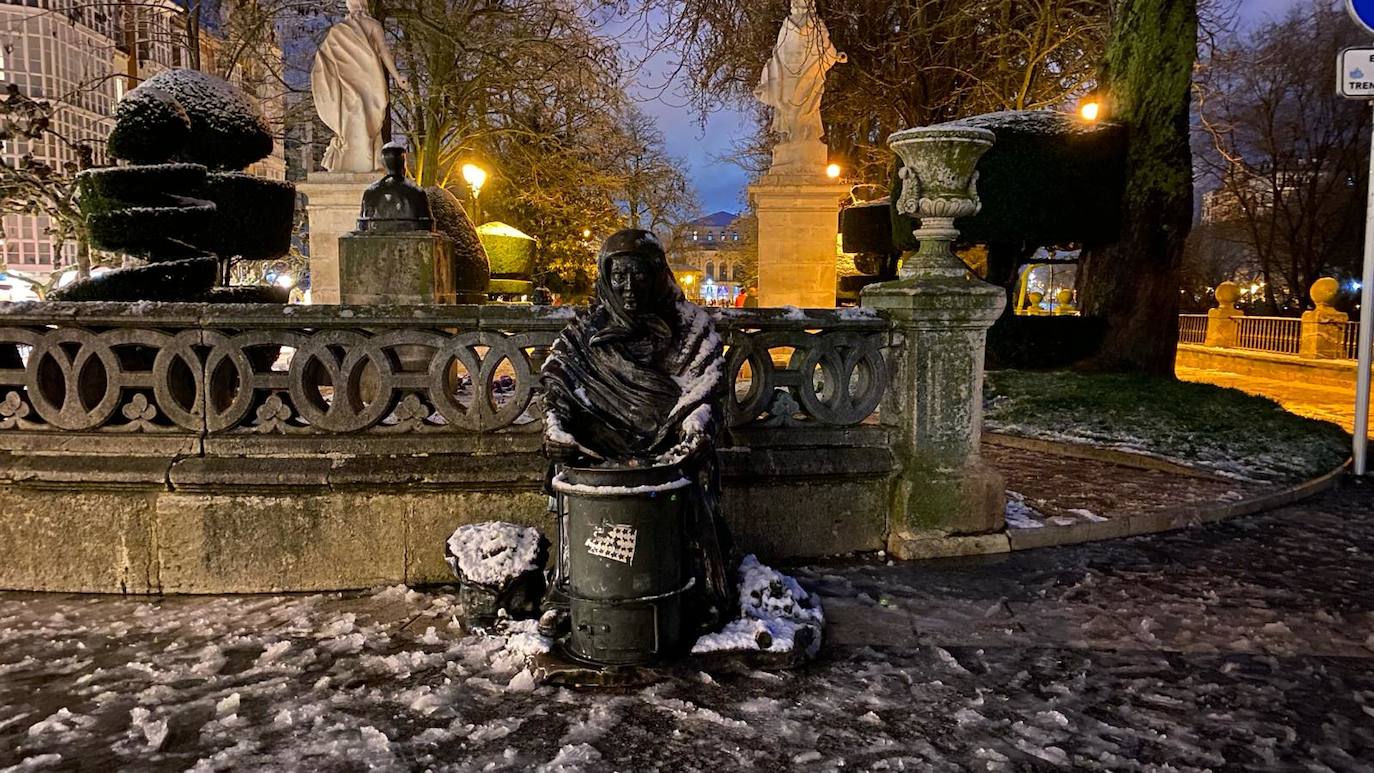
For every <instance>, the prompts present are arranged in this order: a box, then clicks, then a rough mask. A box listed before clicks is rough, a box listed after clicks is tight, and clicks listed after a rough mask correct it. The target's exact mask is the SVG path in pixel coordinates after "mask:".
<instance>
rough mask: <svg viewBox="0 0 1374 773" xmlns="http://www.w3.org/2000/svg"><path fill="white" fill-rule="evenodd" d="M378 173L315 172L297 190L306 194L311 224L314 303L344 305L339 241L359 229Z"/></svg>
mask: <svg viewBox="0 0 1374 773" xmlns="http://www.w3.org/2000/svg"><path fill="white" fill-rule="evenodd" d="M377 178H378V174H377V173H376V172H359V173H348V172H311V173H310V175H309V176H307V177H306V178H305V182H303V183H298V184H297V185H296V190H298V191H300V192H301V193H303V194H305V212H306V217H307V218H309V222H310V299H311V301H312V302H313V303H340V298H339V237H341V236H343V235H345V234H348V233H351V232H352V231H353V230H354V229H355V228H357V227H358V210H359V208H360V206H361V203H362V199H363V191H364V190H365V189H366V188H367V186H369V185H371V184H372V183H374V182H377Z"/></svg>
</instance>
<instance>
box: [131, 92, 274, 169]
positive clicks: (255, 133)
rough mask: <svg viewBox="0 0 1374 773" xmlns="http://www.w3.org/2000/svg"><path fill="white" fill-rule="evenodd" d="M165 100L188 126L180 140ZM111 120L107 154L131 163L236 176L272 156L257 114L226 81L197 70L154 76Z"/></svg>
mask: <svg viewBox="0 0 1374 773" xmlns="http://www.w3.org/2000/svg"><path fill="white" fill-rule="evenodd" d="M147 92H157V95H149V94H148V93H147ZM169 99H170V100H171V101H173V102H175V104H176V106H177V107H179V108H180V109H181V112H182V113H183V114H184V115H185V116H186V118H187V120H188V121H189V123H190V127H189V128H190V131H189V132H188V133H185V134H184V135H183V134H182V133H181V130H180V129H179V128H178V120H177V118H176V115H177V111H176V108H174V107H171V106H169V104H168V100H169ZM126 103H127V106H126ZM115 115H116V127H115V131H114V133H113V135H112V138H117V141H116V143H115V145H113V146H111V148H110V152H111V153H112V154H114V155H115V156H116V157H117V158H118V157H123V158H126V159H127V160H129V161H135V162H139V163H156V162H160V161H173V160H175V161H189V162H191V163H196V164H203V165H204V166H206V167H208V168H209V169H212V170H236V169H243V168H245V167H247V166H248V165H249V164H251V163H253V162H254V161H260V160H262V159H264V158H266V157H267V156H269V155H271V153H272V132H271V131H270V130H269V129H268V127H267V122H266V121H265V120H263V117H262V113H261V112H260V111H259V110H258V108H257V107H256V106H255V105H254V104H253V103H252V102H250V101H249V100H248V98H247V97H246V96H244V94H243V92H241V91H239V90H238V89H237V88H235V87H234V86H233V85H232V84H230V83H229V82H228V81H226V80H224V79H223V78H218V77H215V76H213V75H209V74H206V73H203V72H199V71H196V70H168V71H166V72H163V73H159V74H157V75H154V76H153V77H151V78H149V79H148V80H146V81H144V82H143V83H142V84H140V85H139V86H138V88H135V89H134V90H132V91H130V92H129V93H128V94H126V95H124V99H122V100H120V108H119V109H118V110H116V113H115ZM178 139H180V140H181V141H180V142H178V141H177V140H178ZM159 148H161V149H162V151H161V152H159ZM121 152H125V153H133V154H134V155H131V156H120V153H121Z"/></svg>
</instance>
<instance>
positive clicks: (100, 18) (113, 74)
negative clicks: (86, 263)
mask: <svg viewBox="0 0 1374 773" xmlns="http://www.w3.org/2000/svg"><path fill="white" fill-rule="evenodd" d="M126 22H127V23H126ZM184 30H185V11H184V9H183V8H182V7H181V6H179V5H177V4H176V3H174V2H172V1H171V0H161V2H160V3H159V2H149V0H139V2H138V3H137V4H134V3H121V2H119V1H118V0H110V2H98V3H92V2H90V0H0V88H3V87H4V85H5V84H10V83H12V84H14V85H16V86H18V87H19V91H20V93H22V94H24V95H26V96H28V97H30V98H32V99H39V100H47V101H49V102H51V103H52V105H53V107H54V110H53V119H52V125H53V128H54V129H56V131H57V133H58V134H60V135H62V136H63V137H65V138H67V139H68V140H70V141H71V142H73V143H88V144H90V145H91V146H92V148H94V149H95V153H96V155H95V158H96V163H105V162H106V161H107V159H106V157H105V155H104V150H105V148H104V146H105V137H106V136H108V135H109V133H110V130H111V129H113V128H114V106H115V103H116V102H118V101H119V99H120V98H121V97H122V96H123V95H124V93H125V92H127V91H128V90H129V89H131V88H133V87H134V86H135V85H137V82H138V81H141V80H143V79H145V78H148V77H150V76H152V75H155V74H157V73H159V72H162V71H163V70H166V69H170V68H176V67H186V66H189V65H190V63H191V61H192V59H191V57H190V56H189V55H188V54H189V49H188V44H187V42H186V37H185V32H184ZM218 48H219V40H218V39H216V38H215V37H214V36H213V35H212V34H210V33H209V32H204V33H203V34H202V35H201V41H200V44H199V49H200V63H201V69H203V70H206V71H208V72H214V71H215V67H214V64H215V60H214V57H215V54H216V53H217V51H218ZM131 57H133V59H134V61H135V65H134V66H133V67H131V66H130V58H131ZM133 73H136V76H135V75H133ZM234 80H235V82H236V83H237V85H239V86H240V87H241V88H244V89H245V91H247V92H248V94H249V97H250V98H255V99H257V100H259V101H260V103H261V104H263V108H264V112H265V113H266V114H267V117H268V119H269V121H272V120H273V119H274V118H280V116H281V114H282V111H283V109H284V102H282V100H280V99H265V97H266V95H264V94H262V93H260V91H261V84H260V83H259V82H257V80H258V79H255V78H254V77H253V73H244V71H243V69H242V68H240V69H239V71H237V72H236V73H235V78H234ZM278 103H282V104H278ZM25 154H31V155H32V156H33V157H34V158H35V159H36V160H39V161H43V162H45V163H47V164H50V165H52V166H54V167H57V168H61V166H62V165H63V164H65V163H67V162H75V161H76V160H77V158H76V152H75V151H74V150H72V149H71V148H70V147H69V146H68V145H67V144H66V143H63V142H61V141H59V140H58V139H57V138H55V137H52V136H45V137H44V138H43V139H42V140H38V141H33V142H29V141H27V140H10V141H6V142H3V143H0V156H3V158H4V160H5V163H7V164H17V163H18V161H19V158H20V157H21V156H23V155H25ZM250 171H252V172H253V173H255V174H261V175H264V176H267V177H273V178H275V179H284V178H285V176H286V168H285V160H284V156H283V153H282V147H281V143H280V141H278V143H277V147H276V149H275V151H274V153H273V155H272V156H271V157H270V158H268V159H265V160H264V161H262V162H260V163H259V164H256V165H254V167H253V168H252V169H251V170H250ZM47 220H48V219H47V218H46V217H43V216H28V215H5V216H4V243H3V252H0V260H2V262H3V264H5V265H7V266H8V267H9V268H10V269H11V270H17V271H20V272H23V273H24V274H25V275H28V276H31V277H34V278H37V279H40V280H42V279H43V278H46V277H47V276H48V275H49V274H50V273H51V272H53V271H54V270H57V269H59V268H61V267H62V266H64V265H68V264H70V263H71V262H72V261H73V260H74V259H75V253H76V247H75V245H73V244H67V245H65V246H64V248H63V249H61V250H60V251H59V250H56V249H54V245H53V244H52V242H51V240H50V238H49V236H48V234H47V229H48V222H47Z"/></svg>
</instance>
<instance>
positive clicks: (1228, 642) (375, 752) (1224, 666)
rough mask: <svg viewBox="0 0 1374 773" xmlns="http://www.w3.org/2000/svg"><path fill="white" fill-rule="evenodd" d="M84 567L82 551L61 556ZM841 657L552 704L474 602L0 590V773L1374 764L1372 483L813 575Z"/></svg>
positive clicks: (551, 695)
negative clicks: (474, 612)
mask: <svg viewBox="0 0 1374 773" xmlns="http://www.w3.org/2000/svg"><path fill="white" fill-rule="evenodd" d="M54 560H60V557H54ZM797 574H798V576H799V577H800V578H801V579H802V581H803V582H804V583H805V584H807V585H809V586H810V587H812V588H814V589H816V590H817V591H818V592H819V593H820V594H822V596H823V597H824V600H825V605H826V609H827V611H828V615H829V625H828V640H827V644H826V648H825V650H824V652H823V653H822V658H823V659H822V661H821V662H820V663H818V664H816V665H814V666H812V667H810V668H808V669H806V670H803V671H800V672H794V673H787V674H783V675H774V674H767V673H763V672H756V671H750V670H748V669H739V670H737V671H733V672H728V673H714V674H711V675H708V674H705V673H700V672H696V671H686V672H683V673H680V674H677V675H676V676H674V677H672V678H670V679H668V680H667V681H665V682H663V683H662V684H659V685H657V686H654V687H650V688H644V689H637V690H624V691H620V692H600V693H584V692H571V691H568V690H565V689H555V688H547V687H536V686H534V685H532V684H530V683H529V682H528V681H527V679H525V678H522V673H523V672H518V665H517V661H518V659H517V658H515V657H514V656H513V654H512V653H511V652H510V651H509V650H508V649H502V647H501V645H499V644H494V643H493V642H495V641H496V640H493V639H481V638H477V637H467V638H460V635H461V631H460V630H459V629H457V628H456V627H454V626H453V625H452V623H451V617H452V612H453V609H452V596H451V595H450V594H448V593H446V592H444V591H442V590H439V589H436V590H434V591H433V592H415V591H407V590H406V589H404V588H393V589H387V590H383V591H380V592H376V593H372V594H363V595H338V594H326V595H315V596H261V597H248V598H166V599H119V598H92V597H70V596H51V595H49V596H43V595H32V594H0V768H4V767H5V766H7V765H14V766H19V767H17V768H12V769H16V770H45V769H46V770H78V769H86V770H116V769H118V770H136V771H141V770H185V769H194V770H274V771H287V770H291V771H295V770H311V771H352V770H364V769H378V770H422V769H433V770H454V771H468V770H473V771H475V770H522V771H523V770H544V771H556V770H566V771H571V770H587V771H603V770H635V771H643V770H665V771H666V770H672V771H712V773H718V772H721V771H733V770H759V771H778V770H788V769H795V770H808V771H811V770H821V771H825V770H908V771H927V770H933V771H965V770H1000V771H1056V770H1112V771H1147V770H1148V771H1154V770H1170V771H1202V770H1211V771H1292V770H1304V771H1331V770H1334V771H1368V770H1374V488H1371V487H1370V486H1369V485H1359V484H1353V483H1352V484H1347V485H1346V486H1344V487H1343V488H1341V489H1338V490H1336V491H1334V492H1332V493H1329V494H1327V495H1324V496H1323V497H1321V498H1318V499H1315V500H1312V501H1311V502H1309V503H1306V504H1304V505H1301V506H1295V507H1291V508H1288V509H1285V510H1281V511H1277V512H1275V513H1272V514H1269V515H1265V516H1258V517H1253V518H1246V519H1240V520H1236V521H1232V522H1229V523H1225V524H1218V525H1215V526H1210V527H1206V528H1198V529H1191V530H1187V531H1183V532H1175V533H1171V534H1167V535H1158V536H1153V537H1141V538H1136V539H1133V540H1124V541H1118V542H1109V543H1098V544H1094V545H1085V546H1078V547H1070V548H1055V549H1047V550H1038V551H1029V552H1025V553H1017V554H1012V555H1009V556H1004V557H999V558H997V559H982V560H950V561H945V562H928V563H923V564H912V565H898V566H888V565H886V564H882V563H876V564H871V565H858V566H856V565H853V564H847V565H836V566H812V567H804V568H802V569H800V570H798V572H797Z"/></svg>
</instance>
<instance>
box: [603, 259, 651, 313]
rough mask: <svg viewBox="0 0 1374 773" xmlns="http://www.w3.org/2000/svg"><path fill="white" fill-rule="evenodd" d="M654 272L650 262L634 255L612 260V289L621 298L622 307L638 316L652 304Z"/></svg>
mask: <svg viewBox="0 0 1374 773" xmlns="http://www.w3.org/2000/svg"><path fill="white" fill-rule="evenodd" d="M653 282H654V272H653V269H652V268H651V267H650V266H649V262H648V261H646V260H644V259H642V258H637V257H634V256H632V255H618V256H616V257H614V258H611V289H612V290H614V291H615V294H616V296H618V297H619V298H620V305H621V306H623V307H624V308H625V311H627V312H629V313H630V314H638V313H639V312H640V311H642V310H643V309H644V305H645V304H648V303H650V302H652V298H653V289H654V288H653Z"/></svg>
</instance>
